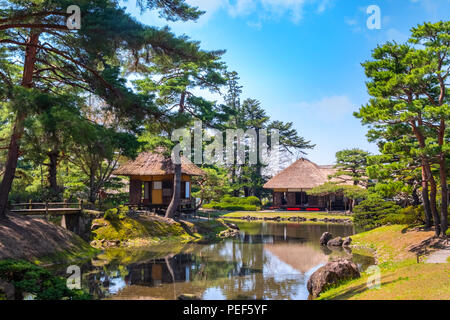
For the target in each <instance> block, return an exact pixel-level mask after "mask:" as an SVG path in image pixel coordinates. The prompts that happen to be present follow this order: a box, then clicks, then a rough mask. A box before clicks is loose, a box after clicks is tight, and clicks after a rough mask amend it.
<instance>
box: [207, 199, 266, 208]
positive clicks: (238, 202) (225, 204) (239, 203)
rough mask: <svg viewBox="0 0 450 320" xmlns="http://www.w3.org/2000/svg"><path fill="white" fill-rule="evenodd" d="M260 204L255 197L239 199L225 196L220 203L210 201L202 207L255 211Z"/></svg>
mask: <svg viewBox="0 0 450 320" xmlns="http://www.w3.org/2000/svg"><path fill="white" fill-rule="evenodd" d="M255 203H257V204H255ZM260 204H261V202H260V201H259V199H258V198H256V197H248V198H239V197H230V196H225V197H224V198H223V199H222V201H221V202H216V201H212V202H210V203H208V204H205V205H204V206H203V207H204V208H209V209H216V210H225V211H257V210H259V209H260Z"/></svg>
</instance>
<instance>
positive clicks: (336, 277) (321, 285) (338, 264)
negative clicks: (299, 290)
mask: <svg viewBox="0 0 450 320" xmlns="http://www.w3.org/2000/svg"><path fill="white" fill-rule="evenodd" d="M360 276H361V275H360V273H359V270H358V267H357V266H356V264H354V263H353V262H352V261H350V260H347V259H341V260H337V261H333V262H328V263H327V264H326V265H325V266H323V267H321V268H320V269H319V270H317V271H316V272H314V273H313V274H312V275H311V278H309V280H308V284H307V288H308V291H309V294H310V295H311V296H312V297H313V298H317V297H318V296H319V295H320V294H321V293H322V292H323V291H324V290H325V289H326V287H327V286H329V285H332V284H334V283H338V282H339V281H342V280H348V279H355V278H359V277H360Z"/></svg>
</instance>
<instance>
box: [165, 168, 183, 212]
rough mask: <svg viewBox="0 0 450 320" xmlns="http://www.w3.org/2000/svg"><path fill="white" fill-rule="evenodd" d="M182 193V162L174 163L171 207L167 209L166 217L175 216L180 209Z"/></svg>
mask: <svg viewBox="0 0 450 320" xmlns="http://www.w3.org/2000/svg"><path fill="white" fill-rule="evenodd" d="M180 194H181V163H180V164H174V177H173V194H172V200H171V201H170V204H169V207H168V208H167V211H166V218H171V219H173V217H174V216H175V213H176V212H177V210H178V205H179V204H180Z"/></svg>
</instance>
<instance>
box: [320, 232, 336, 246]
mask: <svg viewBox="0 0 450 320" xmlns="http://www.w3.org/2000/svg"><path fill="white" fill-rule="evenodd" d="M332 238H333V235H332V234H331V233H329V232H324V233H323V234H322V236H321V237H320V245H321V246H326V245H327V243H328V241H330V240H331V239H332Z"/></svg>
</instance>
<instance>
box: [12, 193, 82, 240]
mask: <svg viewBox="0 0 450 320" xmlns="http://www.w3.org/2000/svg"><path fill="white" fill-rule="evenodd" d="M10 208H11V212H13V213H16V214H20V215H25V216H44V217H45V218H46V219H48V218H49V216H61V227H63V228H64V229H67V230H70V231H72V232H75V233H76V234H78V235H81V234H82V233H83V232H84V226H83V224H84V222H83V219H82V213H83V201H81V200H80V201H79V202H75V203H71V202H68V201H67V200H65V201H64V202H48V201H46V202H32V201H31V200H30V201H29V202H24V203H12V204H10Z"/></svg>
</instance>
